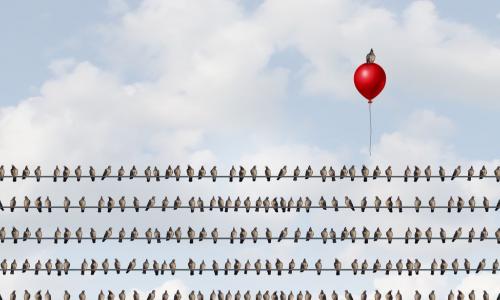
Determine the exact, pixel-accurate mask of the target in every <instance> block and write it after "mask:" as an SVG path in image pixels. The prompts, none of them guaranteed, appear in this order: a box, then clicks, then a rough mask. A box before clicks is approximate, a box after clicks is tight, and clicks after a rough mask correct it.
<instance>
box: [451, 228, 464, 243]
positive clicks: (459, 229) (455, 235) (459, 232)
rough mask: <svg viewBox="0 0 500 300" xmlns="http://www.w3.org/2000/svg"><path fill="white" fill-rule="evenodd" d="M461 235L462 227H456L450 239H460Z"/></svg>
mask: <svg viewBox="0 0 500 300" xmlns="http://www.w3.org/2000/svg"><path fill="white" fill-rule="evenodd" d="M461 236H462V227H458V229H457V230H456V231H455V233H454V234H453V238H452V239H451V241H452V242H454V241H456V240H458V239H460V237H461Z"/></svg>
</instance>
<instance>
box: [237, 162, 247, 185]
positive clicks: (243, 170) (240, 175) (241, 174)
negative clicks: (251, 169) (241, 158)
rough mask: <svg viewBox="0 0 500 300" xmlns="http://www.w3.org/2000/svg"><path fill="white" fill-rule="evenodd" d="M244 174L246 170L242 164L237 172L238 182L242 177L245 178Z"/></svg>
mask: <svg viewBox="0 0 500 300" xmlns="http://www.w3.org/2000/svg"><path fill="white" fill-rule="evenodd" d="M246 174H247V171H246V170H245V168H244V167H243V166H240V171H239V172H238V176H239V181H240V182H242V181H243V179H245V176H246Z"/></svg>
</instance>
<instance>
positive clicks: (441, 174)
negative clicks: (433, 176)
mask: <svg viewBox="0 0 500 300" xmlns="http://www.w3.org/2000/svg"><path fill="white" fill-rule="evenodd" d="M439 176H440V177H441V181H444V178H445V176H446V172H445V170H444V168H443V167H442V166H439Z"/></svg>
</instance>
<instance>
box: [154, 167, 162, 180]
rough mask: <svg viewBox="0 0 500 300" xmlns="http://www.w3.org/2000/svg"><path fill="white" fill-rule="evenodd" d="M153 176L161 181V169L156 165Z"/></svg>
mask: <svg viewBox="0 0 500 300" xmlns="http://www.w3.org/2000/svg"><path fill="white" fill-rule="evenodd" d="M153 176H154V177H155V179H156V181H160V170H159V169H158V168H157V167H156V166H155V168H154V169H153Z"/></svg>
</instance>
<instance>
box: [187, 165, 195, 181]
mask: <svg viewBox="0 0 500 300" xmlns="http://www.w3.org/2000/svg"><path fill="white" fill-rule="evenodd" d="M186 174H187V176H188V180H189V182H192V181H193V177H194V169H193V168H192V167H191V165H188V167H187V169H186Z"/></svg>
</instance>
